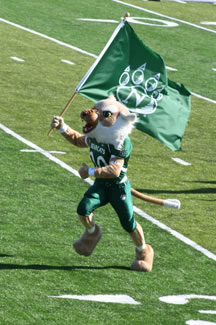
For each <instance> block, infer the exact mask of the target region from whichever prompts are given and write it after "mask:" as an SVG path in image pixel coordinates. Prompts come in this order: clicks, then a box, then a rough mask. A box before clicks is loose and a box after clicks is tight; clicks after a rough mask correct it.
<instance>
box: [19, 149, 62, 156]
mask: <svg viewBox="0 0 216 325" xmlns="http://www.w3.org/2000/svg"><path fill="white" fill-rule="evenodd" d="M20 151H21V152H39V151H38V150H35V149H32V150H30V149H21V150H20ZM44 151H45V152H49V153H59V154H61V155H65V154H66V152H64V151H55V150H52V151H46V150H44Z"/></svg>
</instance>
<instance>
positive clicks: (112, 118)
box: [81, 96, 136, 149]
mask: <svg viewBox="0 0 216 325" xmlns="http://www.w3.org/2000/svg"><path fill="white" fill-rule="evenodd" d="M81 119H82V120H84V121H85V123H86V124H85V126H84V127H83V133H84V134H85V135H87V136H88V137H91V138H95V139H96V140H97V142H99V143H106V144H113V145H114V147H115V148H116V149H120V148H121V145H122V144H123V142H124V139H125V138H126V136H127V135H128V134H129V133H131V131H132V128H133V124H134V123H135V122H136V114H134V113H130V112H129V111H128V109H127V108H126V107H125V106H124V105H122V104H121V103H120V102H118V101H117V100H116V99H115V97H114V96H110V97H108V98H107V99H104V100H101V101H99V102H98V103H96V104H95V105H94V107H93V108H92V109H88V110H84V111H82V112H81Z"/></svg>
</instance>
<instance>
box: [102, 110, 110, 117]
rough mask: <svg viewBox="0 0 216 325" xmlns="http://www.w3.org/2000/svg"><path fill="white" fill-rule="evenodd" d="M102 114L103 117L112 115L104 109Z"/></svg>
mask: <svg viewBox="0 0 216 325" xmlns="http://www.w3.org/2000/svg"><path fill="white" fill-rule="evenodd" d="M103 116H104V117H111V116H112V113H111V112H110V111H104V112H103Z"/></svg>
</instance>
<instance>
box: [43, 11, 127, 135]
mask: <svg viewBox="0 0 216 325" xmlns="http://www.w3.org/2000/svg"><path fill="white" fill-rule="evenodd" d="M128 17H130V13H129V12H126V14H125V15H124V18H123V19H122V21H121V22H120V24H119V25H118V26H117V28H116V29H115V31H114V32H113V34H112V36H111V38H110V39H109V41H108V42H107V44H106V46H105V47H104V49H103V50H102V52H101V53H100V55H99V56H98V57H97V59H96V60H95V62H94V63H93V65H92V66H91V68H90V69H89V71H88V72H87V73H86V74H85V76H84V77H83V78H82V80H81V81H80V83H79V84H78V86H77V87H76V90H75V92H74V94H73V95H72V97H71V98H70V100H69V101H68V103H67V105H66V106H65V108H64V109H63V111H62V112H61V114H60V116H61V117H62V116H63V115H64V113H65V112H66V111H67V109H68V108H69V106H70V105H71V103H72V102H73V100H74V98H75V97H76V95H77V94H78V92H79V90H80V88H81V87H82V86H83V84H84V83H85V82H86V81H87V79H88V77H89V76H90V74H91V73H92V71H93V70H94V68H95V67H96V65H97V64H98V62H99V61H100V60H101V58H102V57H103V55H104V53H105V52H106V50H107V49H108V47H109V46H110V44H111V43H112V41H113V39H114V38H115V37H116V35H117V34H118V32H119V30H120V29H121V28H122V27H123V26H124V23H125V21H126V20H127V18H128ZM53 130H54V129H50V130H49V132H48V136H49V135H50V134H51V133H52V132H53Z"/></svg>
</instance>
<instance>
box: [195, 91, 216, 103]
mask: <svg viewBox="0 0 216 325" xmlns="http://www.w3.org/2000/svg"><path fill="white" fill-rule="evenodd" d="M191 95H193V96H194V97H197V98H200V99H203V100H206V101H207V102H210V103H213V104H216V100H214V99H210V98H207V97H203V96H201V95H199V94H196V93H193V92H191Z"/></svg>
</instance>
